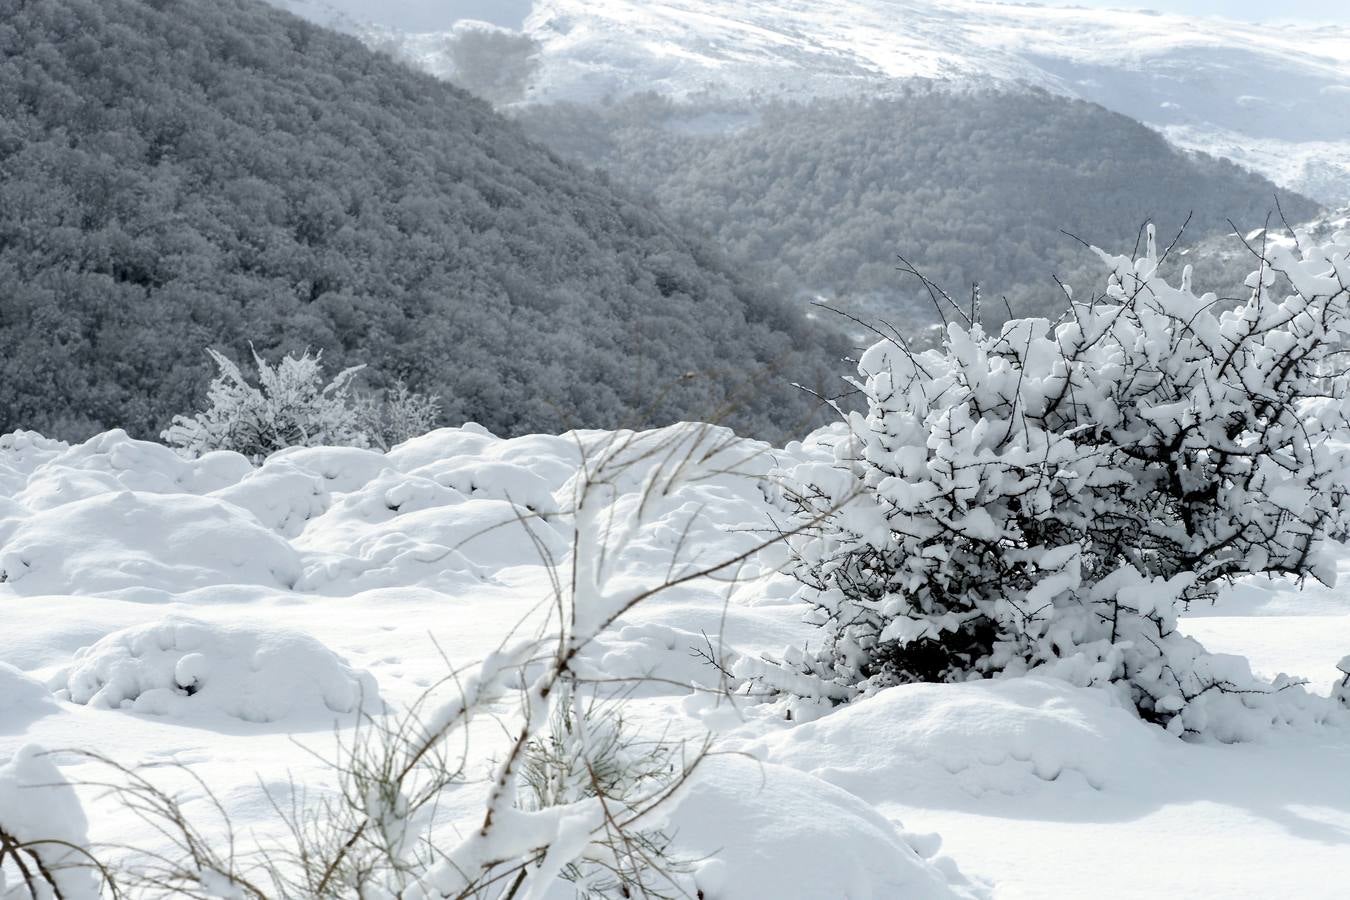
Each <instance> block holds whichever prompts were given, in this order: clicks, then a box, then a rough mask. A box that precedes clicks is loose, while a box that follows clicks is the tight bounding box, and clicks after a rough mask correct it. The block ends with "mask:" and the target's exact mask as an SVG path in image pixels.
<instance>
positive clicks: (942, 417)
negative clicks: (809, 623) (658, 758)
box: [783, 228, 1350, 737]
mask: <svg viewBox="0 0 1350 900" xmlns="http://www.w3.org/2000/svg"><path fill="white" fill-rule="evenodd" d="M1256 252H1257V255H1258V256H1260V257H1261V262H1260V269H1259V271H1257V272H1256V273H1254V274H1253V275H1252V276H1251V277H1250V278H1249V279H1248V282H1247V286H1248V288H1250V296H1248V297H1247V299H1246V300H1245V301H1230V302H1226V301H1225V300H1223V299H1221V298H1219V297H1217V296H1215V295H1214V294H1204V295H1197V294H1196V293H1195V292H1194V291H1193V290H1192V288H1191V284H1190V271H1189V268H1188V269H1187V271H1186V273H1185V274H1184V275H1183V276H1182V280H1181V284H1180V286H1173V285H1171V284H1169V283H1167V282H1166V281H1165V280H1164V279H1163V278H1162V277H1161V276H1160V275H1159V274H1158V267H1159V263H1160V257H1159V254H1158V252H1157V249H1156V245H1155V240H1154V235H1153V231H1152V229H1151V228H1150V230H1149V232H1148V244H1147V250H1146V252H1145V253H1144V255H1143V256H1142V257H1140V258H1137V259H1132V258H1128V257H1112V256H1109V255H1107V254H1105V253H1101V251H1098V253H1099V254H1100V255H1101V257H1102V259H1103V260H1104V261H1105V262H1106V263H1107V265H1108V267H1109V269H1110V276H1109V281H1108V285H1107V288H1106V291H1105V294H1104V295H1102V296H1100V297H1093V298H1092V299H1090V300H1088V301H1080V300H1074V299H1073V298H1072V297H1070V308H1069V310H1068V311H1066V313H1065V314H1064V315H1063V316H1062V317H1061V319H1060V320H1059V321H1057V322H1054V323H1052V322H1049V321H1047V320H1044V319H1020V320H1011V321H1009V322H1007V323H1006V324H1004V325H1003V326H1002V327H1001V328H1000V329H999V330H998V331H997V332H996V333H990V332H986V331H985V329H984V328H983V327H982V326H981V325H980V323H979V321H978V313H977V312H974V311H972V313H973V314H970V315H968V314H966V313H961V316H962V317H963V319H964V321H962V322H958V323H953V324H950V325H949V326H948V328H947V331H946V336H945V340H944V341H943V343H942V346H941V347H940V348H937V349H934V350H929V351H926V352H923V353H917V352H912V351H911V348H909V347H908V346H907V345H906V343H905V341H904V339H903V338H902V337H901V336H899V335H896V336H895V337H894V338H893V339H892V338H887V339H884V340H881V341H879V342H878V343H876V344H875V345H873V346H872V347H871V348H870V349H869V350H867V352H866V353H864V354H863V356H862V358H861V359H860V361H859V363H858V371H859V373H860V377H859V378H858V379H856V380H854V382H853V383H854V384H855V385H856V386H857V387H858V389H859V390H860V391H861V392H862V393H863V395H864V396H865V397H866V400H867V407H868V408H867V411H866V413H865V414H864V413H857V412H855V413H852V414H850V415H849V416H848V418H847V422H848V427H847V429H846V430H845V431H843V432H842V433H841V435H840V438H839V440H838V441H837V444H836V446H835V448H834V450H835V453H834V460H833V462H819V463H807V464H803V465H800V466H797V467H796V468H794V469H792V470H790V471H787V472H785V473H783V482H784V484H785V485H786V488H787V491H788V492H789V496H790V497H791V499H792V500H793V501H794V503H795V504H796V506H797V507H798V509H799V512H800V514H801V515H803V516H806V517H823V518H824V524H823V526H822V527H820V528H818V529H813V530H812V532H811V534H810V538H809V539H807V540H800V541H798V542H796V543H797V547H796V549H797V552H798V559H799V568H798V571H799V576H800V578H801V579H802V580H803V581H804V583H805V585H806V590H805V593H806V594H807V595H808V599H809V600H810V601H811V602H812V603H813V604H814V606H815V609H816V613H817V615H818V621H819V623H820V624H822V625H823V626H825V628H826V629H827V633H828V640H827V642H826V645H825V647H824V648H823V650H822V652H821V653H820V654H819V656H818V657H811V658H806V659H805V660H803V664H804V665H805V668H807V669H808V670H810V671H811V672H813V673H814V674H818V675H823V676H824V679H825V682H826V683H828V685H829V687H828V689H824V685H822V688H823V689H822V691H820V692H817V696H832V695H833V696H838V693H837V689H838V688H840V687H843V688H844V689H845V695H849V694H852V693H856V692H864V693H865V692H868V691H871V690H874V689H877V688H881V687H885V686H887V685H892V684H896V683H902V682H910V681H961V680H965V679H969V678H975V677H981V676H989V675H994V674H998V673H1013V674H1015V673H1020V672H1025V671H1028V670H1030V669H1033V668H1041V669H1043V670H1047V671H1052V672H1055V673H1058V674H1060V675H1062V676H1064V677H1066V678H1068V679H1069V680H1071V681H1073V682H1076V683H1079V684H1113V685H1116V686H1117V687H1118V689H1119V690H1121V691H1122V693H1124V694H1126V695H1127V696H1128V699H1129V700H1130V701H1131V702H1132V703H1133V704H1134V705H1135V706H1136V707H1137V708H1138V710H1139V711H1140V713H1141V715H1143V716H1144V717H1145V718H1147V719H1149V720H1151V721H1155V722H1158V723H1160V724H1164V725H1166V726H1167V727H1168V729H1169V730H1170V731H1172V732H1173V733H1181V732H1182V731H1194V732H1209V733H1215V734H1220V736H1227V737H1239V736H1241V727H1240V726H1232V724H1231V723H1232V722H1233V720H1234V718H1235V717H1233V716H1229V715H1226V714H1225V713H1224V712H1222V711H1223V710H1226V709H1229V708H1231V709H1234V710H1236V709H1238V708H1252V707H1255V708H1258V709H1260V710H1262V712H1261V713H1260V715H1261V716H1263V717H1264V716H1267V715H1269V716H1270V717H1271V718H1281V717H1288V716H1293V715H1301V714H1299V713H1296V712H1294V711H1293V710H1296V709H1299V708H1306V706H1307V704H1304V703H1301V702H1300V703H1285V702H1283V701H1281V702H1279V703H1277V702H1276V698H1275V697H1274V696H1273V695H1274V694H1276V693H1278V692H1279V689H1282V688H1288V689H1291V693H1292V694H1300V693H1301V691H1300V690H1298V689H1296V688H1295V686H1293V685H1290V684H1287V683H1279V684H1276V685H1263V684H1261V683H1259V682H1257V680H1256V679H1255V678H1254V677H1253V676H1252V674H1251V672H1250V669H1249V667H1248V666H1247V664H1246V662H1245V661H1244V660H1242V659H1240V658H1237V657H1231V656H1221V655H1214V654H1208V653H1206V652H1205V650H1204V649H1203V648H1202V647H1201V646H1200V645H1199V644H1198V643H1196V642H1195V641H1193V640H1191V639H1189V638H1187V637H1185V636H1183V635H1182V634H1180V633H1179V632H1178V631H1177V616H1178V612H1179V611H1182V610H1184V609H1185V608H1186V605H1187V604H1190V603H1196V602H1208V601H1210V600H1212V599H1213V598H1214V596H1215V593H1216V589H1217V587H1218V586H1220V585H1222V584H1223V583H1225V582H1227V581H1230V580H1232V579H1234V578H1236V577H1239V576H1242V575H1246V574H1251V573H1264V574H1277V575H1288V576H1293V577H1296V578H1305V577H1309V576H1311V577H1313V578H1317V579H1319V580H1322V581H1329V580H1331V579H1332V578H1333V577H1334V569H1333V568H1332V567H1331V566H1330V565H1328V564H1326V562H1325V561H1324V558H1323V555H1322V552H1321V551H1322V544H1323V540H1324V538H1325V536H1326V534H1327V533H1328V531H1329V530H1331V529H1333V528H1335V527H1337V525H1338V523H1339V522H1340V521H1341V519H1342V514H1343V512H1344V510H1345V506H1346V490H1347V488H1346V485H1347V480H1346V477H1345V469H1346V459H1345V453H1344V451H1342V450H1339V449H1337V444H1336V443H1335V442H1334V441H1333V440H1332V438H1333V437H1334V436H1335V435H1336V434H1337V429H1340V428H1341V427H1342V426H1343V422H1344V419H1343V413H1344V410H1343V403H1344V402H1345V399H1346V390H1345V389H1346V380H1345V377H1344V375H1343V374H1341V373H1340V368H1341V367H1339V366H1337V365H1335V361H1336V359H1337V358H1338V357H1337V354H1338V353H1339V352H1341V348H1342V346H1343V339H1344V337H1345V335H1346V334H1347V333H1350V318H1348V317H1347V312H1348V311H1350V289H1348V288H1347V285H1350V234H1342V235H1339V236H1338V237H1337V238H1336V239H1334V240H1333V241H1332V242H1330V243H1327V244H1324V245H1321V246H1314V245H1312V244H1310V243H1308V242H1307V241H1306V240H1305V241H1304V242H1303V243H1301V244H1300V243H1298V242H1272V243H1271V244H1270V245H1269V246H1268V247H1266V248H1265V250H1264V252H1262V251H1261V250H1260V249H1257V251H1256ZM1165 255H1166V254H1164V256H1165ZM1277 283H1278V284H1287V285H1291V286H1292V292H1291V293H1288V294H1287V295H1285V296H1281V295H1280V293H1279V292H1277V291H1276V290H1275V286H1276V285H1277ZM1066 293H1067V292H1066ZM937 296H938V298H939V299H942V297H941V295H937ZM943 302H944V303H947V304H948V305H949V307H950V308H952V309H956V308H957V307H956V304H955V303H954V302H950V301H949V300H943ZM972 319H973V320H974V321H972ZM832 692H834V693H833V694H832ZM1221 721H1222V722H1223V723H1225V724H1222V725H1220V724H1219V723H1220V722H1221ZM1230 726H1231V727H1230ZM1235 729H1236V730H1235Z"/></svg>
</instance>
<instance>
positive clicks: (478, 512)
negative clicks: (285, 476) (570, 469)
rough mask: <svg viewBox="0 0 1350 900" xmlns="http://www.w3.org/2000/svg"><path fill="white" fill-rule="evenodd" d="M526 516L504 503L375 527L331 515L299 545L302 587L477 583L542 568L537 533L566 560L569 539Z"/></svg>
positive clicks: (428, 511)
mask: <svg viewBox="0 0 1350 900" xmlns="http://www.w3.org/2000/svg"><path fill="white" fill-rule="evenodd" d="M422 486H425V485H424V484H423V485H422ZM369 487H370V486H368V488H369ZM378 487H379V488H381V489H382V488H383V485H378ZM350 496H354V495H349V497H350ZM385 498H386V499H387V498H388V492H387V491H385ZM368 506H369V505H368V504H366V505H365V507H366V508H368ZM361 508H362V507H361V506H358V505H356V504H351V505H348V506H347V507H346V509H348V510H359V509H361ZM527 516H529V511H528V510H524V509H522V508H521V507H518V506H514V505H512V504H510V503H507V502H505V501H503V500H464V501H462V502H460V503H457V504H454V505H453V506H450V507H448V508H447V507H441V506H433V507H429V508H425V509H419V510H416V511H414V512H408V513H402V514H400V515H396V516H393V517H392V518H390V519H388V520H386V521H383V522H376V523H374V524H372V523H370V522H367V521H364V520H363V519H360V518H352V519H344V518H342V517H340V516H333V515H329V516H324V517H322V518H320V519H319V520H317V521H315V522H314V523H312V524H311V525H310V527H309V528H307V529H306V530H305V533H304V534H302V535H301V536H300V537H299V538H298V539H297V540H296V542H295V544H296V546H297V547H299V548H301V549H302V550H306V551H309V553H310V557H309V561H308V568H307V569H306V572H305V579H304V582H303V585H304V586H305V587H306V588H309V589H313V590H323V591H325V592H330V593H331V592H332V591H335V590H336V591H340V592H341V593H343V594H348V593H359V592H361V591H364V590H369V589H371V588H377V587H392V586H409V585H423V586H435V587H441V588H445V587H448V586H452V585H459V584H465V583H470V582H475V581H478V580H481V579H483V578H485V577H487V574H486V573H487V572H489V571H497V570H501V569H505V568H509V567H512V566H521V565H538V564H539V562H540V560H539V554H538V552H537V550H536V548H535V544H534V540H533V539H532V538H531V534H533V535H534V536H535V537H536V538H538V539H539V540H540V541H541V542H542V543H543V545H544V546H545V547H547V548H548V550H549V552H550V553H552V554H553V556H554V558H555V559H557V558H559V557H560V556H561V554H562V553H563V552H565V550H566V548H567V541H566V537H565V535H564V534H563V533H562V532H561V531H560V530H559V529H558V528H557V527H556V526H554V525H552V524H550V523H548V522H545V521H543V520H541V519H538V518H530V519H528V520H527V519H525V518H523V517H527ZM527 522H528V525H527V524H526V523H527ZM527 528H528V530H527Z"/></svg>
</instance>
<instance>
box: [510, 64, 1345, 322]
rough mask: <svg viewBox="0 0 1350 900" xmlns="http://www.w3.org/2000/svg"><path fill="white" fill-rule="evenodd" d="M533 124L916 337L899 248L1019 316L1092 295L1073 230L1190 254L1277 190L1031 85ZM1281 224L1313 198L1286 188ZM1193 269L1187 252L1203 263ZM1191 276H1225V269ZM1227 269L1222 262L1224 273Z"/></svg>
mask: <svg viewBox="0 0 1350 900" xmlns="http://www.w3.org/2000/svg"><path fill="white" fill-rule="evenodd" d="M517 116H518V118H519V119H520V121H521V122H522V123H523V124H524V126H525V127H526V129H527V131H528V132H529V133H530V134H531V135H532V136H534V137H536V138H538V139H539V140H541V141H545V142H547V143H549V144H550V146H552V147H553V148H554V149H555V150H557V151H558V152H559V153H561V154H563V155H564V156H567V157H569V158H572V159H576V160H579V161H582V162H584V163H586V164H589V165H593V166H596V167H598V168H601V169H603V170H605V171H606V172H608V173H610V174H611V175H612V177H613V178H614V179H615V181H616V182H617V183H619V184H620V185H622V186H626V187H630V188H634V189H638V190H646V191H649V192H650V194H651V195H652V196H653V197H655V198H656V199H657V200H658V201H659V202H660V203H661V204H662V205H663V206H664V207H665V208H666V209H667V210H668V211H670V212H671V213H672V214H673V215H675V216H677V217H679V218H680V219H682V220H684V221H685V222H687V223H688V224H689V225H690V226H691V227H693V228H695V229H697V230H700V231H702V232H704V233H706V234H708V235H711V236H713V237H715V238H716V240H717V241H718V242H719V243H720V244H721V246H722V247H723V249H724V250H725V251H726V252H727V253H728V254H730V255H731V256H733V257H735V258H737V259H741V260H744V261H745V262H746V263H747V265H751V266H754V267H756V268H757V269H758V271H759V272H760V273H761V275H762V277H763V278H764V279H765V280H766V281H767V283H770V284H771V285H773V286H774V287H775V288H776V289H778V290H780V291H784V292H786V293H790V294H798V295H803V294H804V295H808V296H812V295H822V296H824V297H825V298H827V299H828V300H831V301H833V302H835V303H837V304H839V305H842V306H845V307H850V308H853V309H854V310H856V311H860V312H862V313H864V314H866V315H884V316H886V317H888V318H892V317H893V318H895V319H900V320H902V321H906V322H908V323H909V324H910V325H911V326H917V325H921V324H922V323H924V322H925V321H931V320H932V319H934V318H935V317H936V312H935V311H934V308H933V306H932V303H931V301H930V299H929V296H928V292H927V291H926V290H925V289H923V288H922V286H921V284H920V283H919V282H918V281H917V279H914V278H905V277H902V276H900V275H899V274H897V272H896V268H897V265H898V262H897V259H896V256H897V254H899V255H903V256H904V257H905V259H906V260H907V261H908V262H910V263H912V264H913V265H915V266H917V267H918V268H919V269H920V270H921V271H922V272H923V273H924V275H926V276H927V277H928V278H930V279H932V281H934V282H936V283H937V284H938V285H941V286H943V287H945V288H946V289H947V290H949V291H950V292H951V293H953V294H955V295H960V296H963V297H968V296H969V295H970V288H971V284H972V283H974V282H977V281H978V282H981V283H982V285H983V291H984V294H985V296H986V297H989V298H993V299H995V302H996V303H997V307H991V308H990V312H991V315H996V314H997V312H998V310H1002V309H1004V307H1003V304H1002V302H1001V300H998V299H997V298H999V297H1000V296H1006V297H1007V298H1009V301H1010V302H1011V304H1012V305H1013V306H1014V307H1015V309H1016V311H1017V313H1018V314H1019V315H1021V314H1025V313H1029V312H1049V311H1051V307H1055V306H1059V305H1062V301H1061V297H1062V295H1061V294H1060V293H1059V292H1058V290H1057V289H1056V287H1055V284H1054V281H1053V280H1052V276H1056V275H1058V276H1060V277H1062V278H1064V279H1066V280H1067V281H1069V282H1070V283H1075V284H1078V285H1081V286H1083V287H1084V288H1091V287H1093V286H1095V285H1096V284H1097V283H1098V281H1099V277H1098V275H1099V266H1098V265H1097V262H1096V260H1095V259H1094V258H1093V257H1092V255H1091V254H1089V253H1087V252H1086V250H1085V248H1084V247H1083V246H1082V244H1080V243H1079V242H1078V241H1076V240H1074V239H1073V238H1072V237H1069V236H1067V235H1066V234H1065V232H1068V233H1069V234H1071V235H1074V236H1076V237H1078V238H1081V239H1082V240H1084V241H1088V242H1091V243H1093V244H1096V245H1098V246H1101V247H1104V248H1107V249H1110V250H1112V251H1128V250H1129V249H1130V248H1131V246H1133V244H1134V243H1135V241H1136V240H1137V237H1138V233H1139V229H1140V227H1141V226H1142V225H1143V224H1144V223H1145V222H1146V221H1151V222H1154V223H1155V224H1156V225H1157V226H1158V230H1159V233H1160V234H1164V235H1168V236H1171V235H1173V234H1175V233H1177V232H1178V231H1179V230H1180V229H1181V227H1182V225H1183V223H1185V222H1186V219H1187V217H1188V216H1191V221H1190V225H1189V226H1188V228H1187V229H1186V239H1185V241H1184V242H1183V245H1189V244H1190V242H1192V241H1198V240H1201V239H1203V238H1205V237H1207V236H1212V235H1214V234H1216V233H1221V232H1226V231H1228V230H1230V226H1229V224H1228V223H1229V220H1230V219H1231V220H1232V221H1233V222H1234V223H1236V224H1238V225H1239V227H1241V228H1243V229H1247V228H1254V227H1258V226H1260V225H1261V224H1262V223H1264V222H1265V221H1266V216H1267V213H1269V212H1272V211H1274V209H1275V194H1276V188H1275V186H1274V185H1272V184H1271V183H1270V182H1268V181H1266V180H1265V179H1263V178H1261V177H1259V176H1257V175H1254V174H1251V173H1249V172H1247V171H1245V170H1243V169H1240V168H1239V167H1237V166H1234V165H1233V164H1231V163H1228V162H1226V161H1222V160H1217V159H1213V158H1210V157H1206V156H1201V155H1195V154H1187V153H1183V152H1181V151H1179V150H1177V149H1175V148H1174V147H1172V146H1171V145H1169V144H1168V143H1167V142H1166V141H1165V140H1164V139H1163V138H1162V136H1161V135H1159V134H1158V133H1156V132H1154V131H1152V130H1150V129H1148V128H1146V127H1145V126H1143V125H1141V124H1139V123H1138V122H1135V121H1134V120H1132V119H1129V118H1127V117H1125V116H1121V115H1117V114H1115V113H1112V112H1109V111H1107V110H1105V109H1103V108H1102V107H1100V106H1097V105H1094V104H1090V103H1085V102H1082V101H1075V100H1068V99H1065V98H1063V97H1057V96H1053V95H1051V94H1047V93H1045V92H1041V91H1033V90H1026V91H1016V92H999V91H992V90H991V91H953V90H950V89H943V88H941V87H940V86H937V85H933V84H928V83H925V82H914V83H911V84H909V85H908V86H907V87H905V88H904V89H902V90H901V91H900V92H899V93H898V94H897V95H895V96H891V97H886V98H878V99H872V100H858V99H820V100H816V101H814V102H812V103H809V104H787V103H781V102H768V103H762V104H756V103H738V102H732V101H720V100H716V99H703V100H696V101H691V102H685V103H677V102H675V101H672V100H670V99H668V98H664V97H659V96H656V95H640V96H637V97H633V98H629V99H626V100H623V101H619V102H613V103H610V104H602V105H598V106H581V105H570V104H562V105H554V106H535V107H526V108H523V109H522V110H520V111H519V112H518V113H517ZM1280 203H1281V206H1282V207H1283V210H1284V212H1285V214H1286V215H1288V216H1289V218H1290V219H1291V221H1302V220H1305V219H1308V218H1311V217H1312V216H1313V215H1314V214H1315V213H1316V212H1317V210H1318V206H1317V204H1315V203H1314V202H1312V201H1311V200H1308V199H1306V198H1304V197H1300V196H1298V195H1293V194H1288V193H1282V194H1281V196H1280ZM1190 261H1193V262H1194V261H1197V260H1196V258H1195V257H1194V256H1192V257H1191V260H1190ZM1200 262H1201V265H1200V266H1199V267H1198V269H1199V272H1198V274H1199V275H1200V276H1202V277H1206V278H1207V277H1211V276H1214V277H1218V278H1219V279H1223V278H1225V277H1231V276H1232V275H1233V274H1236V275H1237V277H1238V278H1239V282H1238V283H1240V278H1241V276H1242V275H1245V274H1246V273H1245V270H1243V271H1241V272H1237V270H1236V269H1234V270H1233V272H1227V271H1222V268H1223V266H1224V265H1225V263H1224V261H1223V260H1221V259H1209V260H1202V261H1200ZM1230 267H1231V266H1230Z"/></svg>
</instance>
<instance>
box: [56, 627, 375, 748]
mask: <svg viewBox="0 0 1350 900" xmlns="http://www.w3.org/2000/svg"><path fill="white" fill-rule="evenodd" d="M52 684H54V685H55V686H57V696H59V697H61V698H62V699H64V700H69V701H70V702H72V703H78V704H80V705H82V706H91V707H95V708H99V709H108V710H130V711H132V712H138V713H147V714H150V715H161V716H173V717H179V718H183V717H188V716H203V715H204V716H207V717H213V716H218V715H225V716H229V717H230V718H234V719H239V720H241V721H244V722H254V723H260V724H263V723H273V722H282V721H286V720H289V719H291V718H301V719H304V718H314V717H318V718H319V719H326V720H327V721H329V722H330V723H332V722H337V721H338V720H339V716H337V715H333V714H334V713H337V714H339V715H340V716H341V717H342V718H343V719H346V720H348V721H350V719H351V715H350V714H352V713H356V712H358V711H361V712H365V713H368V714H370V713H376V712H379V711H380V702H379V688H378V686H377V685H376V683H375V679H374V678H373V677H372V676H371V675H370V674H369V673H368V672H354V671H353V670H352V669H351V668H350V667H348V666H347V664H346V662H345V661H343V660H342V659H340V658H339V657H337V656H336V655H334V654H333V652H332V651H331V650H329V649H328V648H326V647H324V646H323V645H322V644H320V643H319V642H318V641H316V640H314V639H313V638H312V637H309V636H308V635H305V634H299V633H295V632H287V631H284V630H280V629H276V628H260V627H247V626H237V625H236V626H222V625H210V624H207V623H205V622H200V621H196V620H193V619H187V618H184V617H180V616H169V617H166V618H164V619H162V620H160V621H158V622H151V623H148V624H145V625H137V626H133V627H131V628H125V629H122V630H121V631H115V632H113V633H112V634H110V635H108V636H107V637H105V638H103V639H101V640H100V641H98V642H97V643H96V644H94V645H93V646H91V647H82V648H80V649H79V650H78V651H76V653H75V659H74V661H73V662H72V664H71V666H70V667H69V668H68V669H65V670H63V671H61V672H59V673H58V674H57V675H56V676H54V677H53V678H52Z"/></svg>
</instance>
